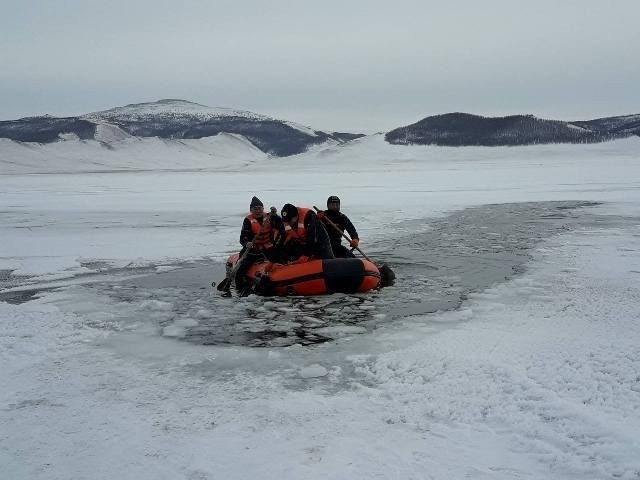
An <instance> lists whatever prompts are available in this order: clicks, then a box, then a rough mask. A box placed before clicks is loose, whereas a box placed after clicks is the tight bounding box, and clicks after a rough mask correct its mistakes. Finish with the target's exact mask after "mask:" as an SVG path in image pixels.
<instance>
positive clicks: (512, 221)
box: [0, 201, 628, 346]
mask: <svg viewBox="0 0 640 480" xmlns="http://www.w3.org/2000/svg"><path fill="white" fill-rule="evenodd" d="M594 205H596V204H594V203H590V202H570V201H564V202H540V203H514V204H498V205H483V206H480V207H474V208H468V209H465V210H461V211H458V212H454V213H453V214H451V215H449V216H447V217H445V218H439V219H426V220H425V221H424V224H423V225H421V226H420V225H419V226H418V227H416V223H415V222H410V223H406V224H403V223H398V224H396V225H394V226H393V227H394V228H391V229H389V230H392V231H395V232H401V233H397V234H396V236H395V237H393V238H391V237H390V238H387V239H385V240H381V241H379V242H378V243H377V244H374V245H371V247H370V249H369V252H367V253H369V255H370V256H372V257H373V258H374V259H375V260H377V261H380V262H384V263H386V264H387V265H389V266H390V267H391V268H392V269H393V270H394V271H395V273H396V275H397V280H396V284H395V285H394V286H393V287H388V288H385V289H382V290H380V291H376V292H371V293H366V294H356V295H341V294H336V295H328V296H322V297H287V298H261V297H256V296H250V297H247V298H237V297H235V296H234V297H232V298H223V297H221V296H220V293H219V292H218V291H216V290H215V289H213V288H212V287H211V282H212V281H220V280H221V279H222V278H224V268H223V265H222V264H220V263H217V262H196V263H190V264H180V265H176V266H175V267H176V268H175V269H174V270H171V271H166V272H162V273H157V272H155V271H153V270H151V269H145V270H140V269H124V270H121V271H113V270H111V271H110V270H109V269H108V268H107V267H106V266H102V267H101V269H103V271H102V272H98V273H97V274H92V283H86V284H83V285H81V286H77V285H76V286H74V287H73V292H74V295H78V296H84V297H88V296H90V297H91V298H96V297H95V296H97V297H98V298H102V299H104V300H105V301H107V304H108V305H111V306H112V309H110V310H111V318H110V319H109V320H104V321H103V325H102V326H104V328H117V329H126V328H127V325H130V324H133V323H136V322H140V321H147V322H148V321H152V322H155V324H157V326H158V329H159V331H161V332H162V333H163V334H164V335H166V336H175V337H176V338H180V339H183V340H185V341H189V342H195V343H198V344H215V345H218V344H234V345H248V346H287V345H292V344H302V345H308V344H314V343H320V342H326V341H329V340H332V339H335V338H340V337H344V336H349V335H356V334H362V333H366V332H368V331H370V330H372V329H374V328H376V326H377V325H379V324H380V323H381V322H385V323H388V322H393V321H394V320H395V319H399V318H405V317H408V316H411V315H415V314H423V313H429V312H436V311H439V310H440V311H444V310H451V309H455V308H458V307H459V306H460V304H461V302H463V301H464V300H465V299H466V297H467V295H468V294H469V293H470V292H475V291H481V290H483V289H486V288H487V287H489V286H491V285H493V284H495V283H497V282H503V281H505V280H508V279H510V278H511V277H513V276H514V275H517V274H519V273H521V272H522V271H523V270H524V265H525V263H526V262H527V261H528V260H529V258H530V257H529V253H530V252H531V250H532V249H533V248H534V247H535V246H536V245H537V244H538V243H539V242H541V241H542V240H544V239H546V238H549V237H550V236H552V235H555V234H558V233H561V232H563V231H567V230H573V229H577V228H585V227H590V228H592V227H598V226H602V227H607V226H614V225H619V224H621V223H624V222H626V221H628V219H624V218H618V217H613V216H598V215H595V214H593V213H592V212H590V210H592V209H590V208H589V207H591V206H594ZM107 274H108V275H109V279H106V278H105V280H104V281H100V278H99V277H98V279H97V280H96V275H98V276H99V275H103V276H106V275H107ZM133 274H136V276H135V277H133V278H132V276H133ZM4 275H5V277H4V278H5V280H6V281H9V280H11V281H13V282H15V281H16V280H15V279H11V275H10V272H9V273H6V272H5V273H4ZM0 280H1V278H0ZM41 290H42V288H41V289H40V290H38V289H37V288H32V289H25V290H23V291H22V292H5V293H2V292H0V300H3V301H10V302H14V303H19V302H23V301H28V300H29V299H31V298H34V297H36V296H37V295H38V294H41V293H42V292H41ZM66 305H68V308H70V309H73V302H67V303H66ZM114 312H116V313H114ZM94 326H95V325H94Z"/></svg>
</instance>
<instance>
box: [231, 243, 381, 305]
mask: <svg viewBox="0 0 640 480" xmlns="http://www.w3.org/2000/svg"><path fill="white" fill-rule="evenodd" d="M238 257H239V255H238V254H237V253H236V254H235V255H231V256H230V257H229V259H228V260H227V272H230V271H231V269H232V268H233V266H234V265H235V264H236V262H237V261H238ZM245 276H246V279H247V281H248V282H249V284H251V285H253V286H254V289H255V292H256V293H257V294H259V295H279V296H287V295H324V294H327V293H355V292H367V291H369V290H372V289H374V288H378V287H379V286H380V271H379V270H378V267H376V266H375V265H374V264H373V263H372V262H370V261H368V260H365V259H362V258H332V259H328V260H309V261H308V262H304V263H293V264H286V265H283V264H279V263H270V262H266V261H260V262H256V263H254V264H253V265H251V267H249V269H248V270H247V272H246V275H245Z"/></svg>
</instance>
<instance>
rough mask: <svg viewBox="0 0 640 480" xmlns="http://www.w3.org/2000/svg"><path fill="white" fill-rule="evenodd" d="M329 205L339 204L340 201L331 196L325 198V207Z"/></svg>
mask: <svg viewBox="0 0 640 480" xmlns="http://www.w3.org/2000/svg"><path fill="white" fill-rule="evenodd" d="M330 203H340V199H339V198H338V197H336V196H335V195H331V196H330V197H329V198H327V207H328V206H329V204H330Z"/></svg>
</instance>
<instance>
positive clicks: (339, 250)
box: [318, 195, 360, 258]
mask: <svg viewBox="0 0 640 480" xmlns="http://www.w3.org/2000/svg"><path fill="white" fill-rule="evenodd" d="M318 218H319V219H320V220H322V222H323V223H324V224H325V225H326V229H327V233H328V234H329V239H330V240H331V248H332V249H333V254H334V255H335V256H336V258H345V257H355V255H354V254H353V252H352V251H351V250H349V249H348V248H347V247H345V246H344V245H342V233H344V231H345V230H346V231H347V233H348V234H349V236H350V237H351V241H350V242H349V246H350V247H351V248H355V247H357V246H358V245H359V244H360V239H359V238H358V232H356V228H355V227H354V226H353V223H351V220H349V217H347V216H346V215H345V214H344V213H342V212H341V211H340V199H339V198H338V197H336V196H335V195H331V196H330V197H329V198H327V209H326V210H325V211H324V212H318ZM327 220H329V221H331V222H332V223H334V224H335V225H336V226H337V227H338V228H339V229H340V230H339V231H338V230H336V229H335V228H334V227H333V226H332V225H331V224H330V223H329V222H328V221H327Z"/></svg>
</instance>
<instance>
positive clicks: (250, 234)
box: [240, 213, 285, 248]
mask: <svg viewBox="0 0 640 480" xmlns="http://www.w3.org/2000/svg"><path fill="white" fill-rule="evenodd" d="M267 217H269V221H270V224H271V225H270V226H269V227H267V228H265V229H264V230H262V225H263V224H264V222H265V220H266V219H267ZM256 235H258V238H257V239H256ZM284 239H285V231H284V224H283V223H282V219H281V218H280V216H279V215H276V214H273V213H272V214H267V215H265V216H264V217H254V216H253V214H251V213H250V214H248V215H247V216H246V217H245V218H244V221H243V222H242V230H240V244H241V245H242V247H243V248H244V247H245V246H246V245H247V242H253V241H256V240H258V241H260V244H261V245H262V246H264V247H266V248H270V247H272V246H275V247H280V246H281V245H282V242H284Z"/></svg>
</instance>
